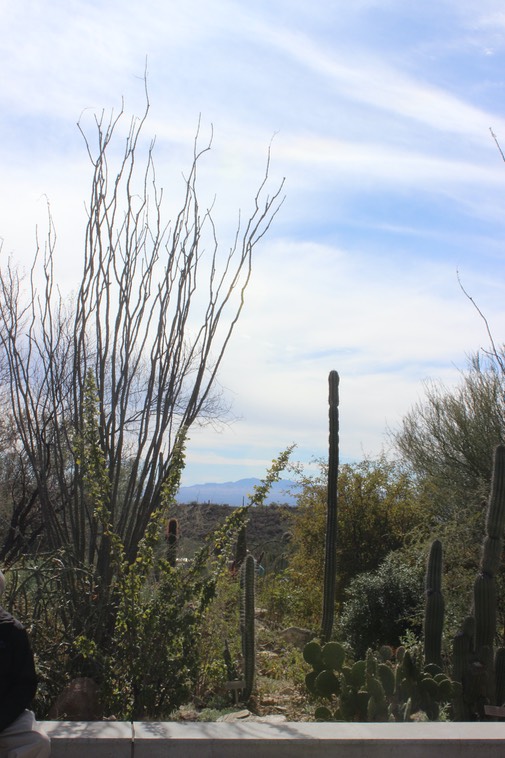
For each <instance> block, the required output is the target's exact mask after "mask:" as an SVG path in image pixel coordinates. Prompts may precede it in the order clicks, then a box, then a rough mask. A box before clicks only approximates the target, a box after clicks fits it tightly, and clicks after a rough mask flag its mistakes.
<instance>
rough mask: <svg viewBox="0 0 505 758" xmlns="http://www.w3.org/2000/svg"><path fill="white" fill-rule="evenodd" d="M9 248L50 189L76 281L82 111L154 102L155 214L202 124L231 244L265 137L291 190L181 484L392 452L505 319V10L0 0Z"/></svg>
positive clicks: (211, 185)
mask: <svg viewBox="0 0 505 758" xmlns="http://www.w3.org/2000/svg"><path fill="white" fill-rule="evenodd" d="M0 19H1V24H2V35H1V38H0V60H1V64H2V76H1V77H0V238H1V239H2V240H3V244H2V252H1V253H0V255H1V258H0V263H1V262H2V261H5V260H6V259H7V257H8V256H9V255H12V256H13V258H14V259H15V260H17V261H19V262H21V263H22V264H23V265H27V266H28V265H29V264H30V261H31V259H32V258H33V254H34V250H35V244H36V242H35V241H36V230H37V229H38V234H39V235H41V234H42V236H43V233H44V229H45V228H46V225H47V202H48V201H49V203H50V207H51V213H52V216H53V219H54V224H55V228H56V231H57V277H58V284H59V285H60V287H61V289H62V291H64V292H66V291H71V290H72V288H73V287H75V286H76V284H77V280H76V276H77V274H78V271H79V266H80V263H81V260H82V240H83V229H84V224H85V200H86V197H87V195H88V192H89V185H90V178H91V171H90V164H89V160H88V156H87V154H86V149H85V145H84V142H83V138H82V135H81V133H80V131H79V129H78V127H77V122H78V121H79V120H81V123H82V124H84V126H85V129H92V126H93V123H92V122H93V118H94V116H95V114H98V115H99V114H100V113H102V111H104V112H105V113H106V114H108V113H110V112H111V111H112V110H114V112H118V109H120V107H121V103H122V100H123V102H124V108H125V111H126V113H127V114H137V115H140V114H141V113H142V111H143V108H144V105H145V100H144V98H145V93H144V74H145V71H146V68H147V83H148V90H149V99H150V104H151V106H150V112H149V116H148V119H147V123H146V125H145V129H144V133H145V135H147V136H148V137H149V138H151V137H156V146H155V163H156V172H157V178H158V181H159V183H160V185H161V186H163V187H164V188H165V190H166V197H167V200H168V207H167V216H168V217H170V208H171V205H170V204H171V203H174V205H173V207H174V208H177V197H178V193H179V192H180V187H181V186H182V184H181V177H182V176H183V174H184V171H185V170H186V169H187V168H188V167H189V164H190V160H191V155H192V150H193V143H194V138H195V134H196V130H197V128H198V124H199V123H200V133H201V134H202V138H203V139H205V138H207V136H208V135H210V133H211V130H212V132H213V145H212V150H211V151H210V153H209V154H208V155H207V156H205V162H204V169H203V171H202V174H201V179H202V184H201V188H202V193H203V198H204V199H206V198H210V200H209V202H212V199H213V197H214V195H215V197H216V200H215V206H214V209H215V210H214V213H215V218H216V225H217V234H218V238H219V239H220V241H221V240H222V242H223V247H224V249H226V244H227V240H229V239H230V235H231V236H232V235H233V229H234V225H235V223H236V221H237V213H238V209H239V208H241V210H242V213H243V214H244V215H247V213H248V211H250V209H251V208H252V204H253V199H254V196H255V193H256V190H257V188H258V185H259V184H260V182H261V180H262V177H263V172H264V168H265V164H266V159H267V154H268V149H269V146H271V164H270V180H269V181H270V184H269V187H271V189H272V190H273V189H275V187H276V186H278V184H279V183H280V182H281V181H282V179H283V178H285V185H284V190H283V192H284V194H285V201H284V203H283V205H282V207H281V209H280V210H279V213H278V214H277V216H276V218H275V219H274V221H273V223H272V225H271V228H270V230H269V232H268V234H267V235H266V236H265V238H264V239H263V240H262V241H261V243H260V244H259V245H258V247H257V248H256V249H255V253H254V256H255V258H254V264H253V276H252V280H251V283H250V286H249V288H248V292H247V295H246V303H245V308H244V311H243V313H242V316H241V319H240V322H239V324H238V325H237V328H236V331H235V332H234V335H233V338H232V341H231V343H230V345H229V348H228V352H227V354H226V357H225V360H224V362H223V365H222V367H221V372H220V376H219V381H220V386H221V388H222V391H223V393H224V398H225V401H226V402H227V403H229V404H230V405H231V415H230V416H229V417H228V418H227V419H225V420H224V422H223V423H220V424H213V425H211V426H204V427H201V428H197V427H193V428H192V430H191V432H190V435H189V436H190V441H189V444H188V450H187V463H186V469H185V471H184V474H183V483H184V484H187V485H190V484H196V483H204V482H225V481H235V480H237V479H240V478H245V477H251V476H253V477H254V476H257V477H260V478H261V477H263V476H264V474H265V470H266V468H267V467H268V466H269V465H270V462H271V460H272V459H273V458H275V457H276V456H277V455H278V453H279V452H280V451H281V450H283V449H285V448H286V447H287V446H288V445H290V444H293V443H294V444H296V449H295V451H294V453H293V456H292V457H293V460H294V461H300V462H302V463H303V464H304V465H305V466H307V467H308V470H311V468H313V467H314V463H313V462H314V460H316V459H320V458H321V457H324V456H326V454H327V438H328V420H327V415H328V406H327V396H328V390H327V386H328V385H327V377H328V373H329V371H330V370H332V369H335V370H337V371H338V372H339V374H340V455H341V459H342V460H344V461H353V460H359V459H361V458H363V457H365V456H367V457H374V456H377V455H380V454H381V452H382V451H389V449H390V439H389V437H388V434H387V429H388V428H389V429H393V430H394V429H395V428H398V426H399V425H400V423H401V419H402V417H403V416H404V415H405V413H407V412H408V410H409V409H410V408H411V407H412V405H413V404H414V403H416V402H418V401H419V400H422V398H423V392H424V389H423V388H424V384H423V383H424V382H425V381H426V380H429V379H433V380H437V381H441V382H444V383H445V384H446V385H447V387H452V386H454V385H455V384H456V383H457V382H458V381H459V377H460V372H461V370H462V369H464V367H465V365H466V362H467V359H468V356H469V355H470V354H472V353H474V352H475V351H476V350H478V349H480V348H486V347H487V346H488V342H489V340H488V336H487V333H486V328H485V325H484V323H483V321H482V319H481V318H480V317H479V315H478V313H477V311H476V310H475V308H474V307H473V306H472V304H471V302H470V301H469V300H468V298H467V297H465V295H464V293H463V291H462V289H461V287H460V283H459V280H460V281H461V282H462V283H463V285H464V287H465V289H466V290H467V292H468V293H470V294H471V296H472V297H473V298H474V299H475V301H476V303H478V305H479V307H480V309H481V310H482V311H483V313H485V315H486V317H487V319H488V322H489V324H490V327H491V329H492V331H493V334H494V337H495V340H496V341H497V342H498V343H501V342H503V341H504V335H503V329H504V315H505V301H504V297H503V295H504V281H505V279H504V274H505V247H504V242H505V165H504V164H503V161H502V157H501V156H500V153H499V151H498V149H497V146H496V144H495V142H494V140H493V137H492V135H491V132H490V130H491V129H492V130H493V132H494V134H496V137H497V139H498V140H499V141H501V144H502V146H503V147H504V148H505V97H504V95H505V11H504V10H503V3H501V2H498V0H481V1H480V2H479V3H475V2H474V1H473V0H472V1H471V2H470V0H438V1H437V2H436V3H435V2H429V3H419V2H412V1H411V0H377V1H375V0H355V1H354V2H352V3H350V2H344V1H343V0H339V1H337V0H324V1H323V0H316V1H315V2H313V3H307V2H301V0H268V2H266V1H264V0H249V2H247V3H246V2H243V1H242V2H241V1H239V0H205V1H204V0H185V2H184V3H181V2H180V1H178V2H175V1H174V0H144V1H143V2H142V3H138V2H135V3H134V2H132V1H131V0H110V1H109V2H105V1H104V0H87V1H86V2H84V0H82V1H80V0H46V2H44V3H42V2H37V1H30V0H18V1H17V2H16V3H12V2H7V0H0Z"/></svg>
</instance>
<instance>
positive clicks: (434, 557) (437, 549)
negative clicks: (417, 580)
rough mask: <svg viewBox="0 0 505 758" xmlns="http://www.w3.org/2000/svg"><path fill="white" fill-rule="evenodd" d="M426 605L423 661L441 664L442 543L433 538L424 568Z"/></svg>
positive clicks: (442, 609)
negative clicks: (425, 567) (426, 564)
mask: <svg viewBox="0 0 505 758" xmlns="http://www.w3.org/2000/svg"><path fill="white" fill-rule="evenodd" d="M425 590H426V605H425V611H424V662H425V664H428V663H434V664H436V665H437V666H441V665H442V631H443V626H444V598H443V595H442V543H441V542H440V540H435V541H434V542H433V543H432V545H431V549H430V554H429V557H428V566H427V569H426V583H425Z"/></svg>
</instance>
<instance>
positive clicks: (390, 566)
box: [338, 553, 424, 658]
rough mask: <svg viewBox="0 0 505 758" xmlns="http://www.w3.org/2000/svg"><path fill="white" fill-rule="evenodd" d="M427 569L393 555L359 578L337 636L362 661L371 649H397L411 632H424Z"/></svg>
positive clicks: (349, 594)
mask: <svg viewBox="0 0 505 758" xmlns="http://www.w3.org/2000/svg"><path fill="white" fill-rule="evenodd" d="M423 571H424V567H423V566H422V565H419V566H415V565H414V566H411V565H409V564H405V563H403V562H402V561H401V560H400V559H399V556H397V555H395V553H390V554H389V555H388V556H387V558H386V559H385V560H384V561H383V563H382V564H381V565H380V566H379V568H378V569H377V570H376V571H371V572H367V573H363V574H359V575H358V576H356V577H355V578H354V579H353V580H352V581H351V583H350V585H349V587H348V589H347V593H346V600H345V602H344V603H343V606H342V610H341V614H340V618H339V625H338V634H339V637H340V638H341V639H344V640H345V641H346V642H347V643H348V644H349V645H350V646H351V648H352V649H353V651H354V653H355V655H356V656H357V657H358V658H363V657H364V656H365V654H366V651H367V649H368V648H378V647H380V646H381V645H392V646H393V647H397V646H398V645H399V644H400V638H401V637H402V636H403V635H404V634H405V633H406V631H407V630H408V629H412V630H413V631H416V629H419V630H420V629H421V623H420V620H419V619H420V616H419V613H420V608H421V606H422V602H423Z"/></svg>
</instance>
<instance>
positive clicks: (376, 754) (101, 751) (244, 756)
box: [44, 721, 505, 758]
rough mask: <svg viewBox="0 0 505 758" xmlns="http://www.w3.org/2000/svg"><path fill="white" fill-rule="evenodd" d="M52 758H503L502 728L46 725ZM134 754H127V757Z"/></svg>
mask: <svg viewBox="0 0 505 758" xmlns="http://www.w3.org/2000/svg"><path fill="white" fill-rule="evenodd" d="M44 727H45V729H46V731H47V733H48V734H49V736H50V737H51V740H52V758H123V757H124V758H147V757H148V756H149V758H306V757H307V756H310V758H323V757H324V758H328V755H329V754H330V755H337V756H338V758H438V756H440V757H442V756H443V758H504V756H505V724H504V723H501V722H486V723H481V724H478V723H413V724H356V723H352V724H347V723H340V724H326V723H325V724H322V723H317V724H316V723H302V722H292V723H289V722H286V723H281V724H263V723H257V722H254V721H250V722H242V723H240V724H237V723H215V722H208V723H206V722H197V723H179V722H135V723H134V724H129V723H126V722H114V721H107V722H99V721H95V722H72V721H48V722H47V721H46V722H45V724H44ZM132 748H133V749H132Z"/></svg>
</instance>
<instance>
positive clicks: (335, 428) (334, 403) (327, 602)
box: [321, 371, 339, 642]
mask: <svg viewBox="0 0 505 758" xmlns="http://www.w3.org/2000/svg"><path fill="white" fill-rule="evenodd" d="M328 383H329V426H330V431H329V453H328V500H327V515H326V542H325V554H324V584H323V612H322V622H321V640H322V641H323V642H327V641H328V640H329V639H330V638H331V632H332V629H333V617H334V614H335V591H336V583H337V515H338V510H337V508H338V492H337V483H338V432H339V421H338V403H339V397H338V385H339V376H338V373H337V372H336V371H330V375H329V377H328Z"/></svg>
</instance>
